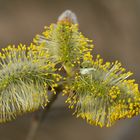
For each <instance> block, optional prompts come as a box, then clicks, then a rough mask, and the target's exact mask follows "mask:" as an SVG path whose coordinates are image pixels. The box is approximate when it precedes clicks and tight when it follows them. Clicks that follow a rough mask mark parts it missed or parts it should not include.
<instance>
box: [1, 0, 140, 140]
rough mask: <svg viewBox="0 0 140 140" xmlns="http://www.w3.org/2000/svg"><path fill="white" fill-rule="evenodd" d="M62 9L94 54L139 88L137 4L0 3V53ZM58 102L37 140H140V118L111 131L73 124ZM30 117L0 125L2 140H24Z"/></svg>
mask: <svg viewBox="0 0 140 140" xmlns="http://www.w3.org/2000/svg"><path fill="white" fill-rule="evenodd" d="M66 9H71V10H72V11H74V12H75V13H76V14H77V16H78V20H79V23H80V29H81V31H82V32H83V33H84V34H85V35H86V36H87V37H89V38H90V39H93V40H94V44H95V51H94V52H95V54H97V53H100V54H101V56H102V57H103V58H104V59H105V60H106V61H114V60H116V59H117V60H119V61H121V62H122V64H123V66H124V67H126V68H127V69H128V70H130V71H133V72H134V76H133V78H135V79H136V81H137V83H139V84H140V72H139V71H140V65H139V61H140V55H139V54H140V0H22V1H21V0H0V47H6V46H7V45H8V44H19V43H25V44H29V43H30V42H31V41H32V38H33V37H34V36H35V35H36V34H37V33H41V32H42V31H43V27H44V26H45V25H49V24H50V23H52V22H56V20H57V17H58V16H59V15H60V14H61V13H62V12H63V11H64V10H66ZM63 100H64V99H63V98H62V97H59V99H58V101H57V102H56V103H55V104H54V106H53V108H52V110H51V112H50V114H49V115H48V116H47V118H46V120H45V122H44V123H43V124H42V125H41V126H40V129H39V131H38V132H37V134H36V138H35V140H85V139H86V140H140V133H139V130H140V117H139V116H138V117H135V118H133V119H131V120H122V121H119V122H118V123H117V124H115V125H114V126H113V127H111V128H102V129H101V128H99V127H96V126H89V125H88V124H86V123H85V122H84V121H83V120H80V119H76V118H74V116H72V115H71V111H70V110H68V109H67V108H66V105H65V104H63V102H61V101H63ZM31 116H32V115H31V114H27V115H24V116H23V117H19V118H18V119H17V120H16V121H14V122H11V123H7V124H3V125H0V140H25V138H26V135H27V133H28V129H29V126H30V120H31Z"/></svg>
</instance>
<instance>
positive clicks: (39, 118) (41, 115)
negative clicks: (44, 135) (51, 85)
mask: <svg viewBox="0 0 140 140" xmlns="http://www.w3.org/2000/svg"><path fill="white" fill-rule="evenodd" d="M61 91H62V89H61V86H59V87H58V88H56V94H53V95H52V96H51V98H50V100H49V103H48V105H47V106H46V107H45V108H44V110H41V111H39V112H36V113H35V114H34V116H33V118H32V121H31V126H30V129H29V133H28V135H27V138H26V140H33V139H34V137H35V134H36V132H37V130H38V128H39V126H40V124H41V123H42V122H43V120H44V119H45V117H46V115H47V114H48V112H49V110H50V108H51V106H52V105H53V103H54V102H55V100H56V99H57V97H58V95H59V93H60V92H61Z"/></svg>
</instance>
